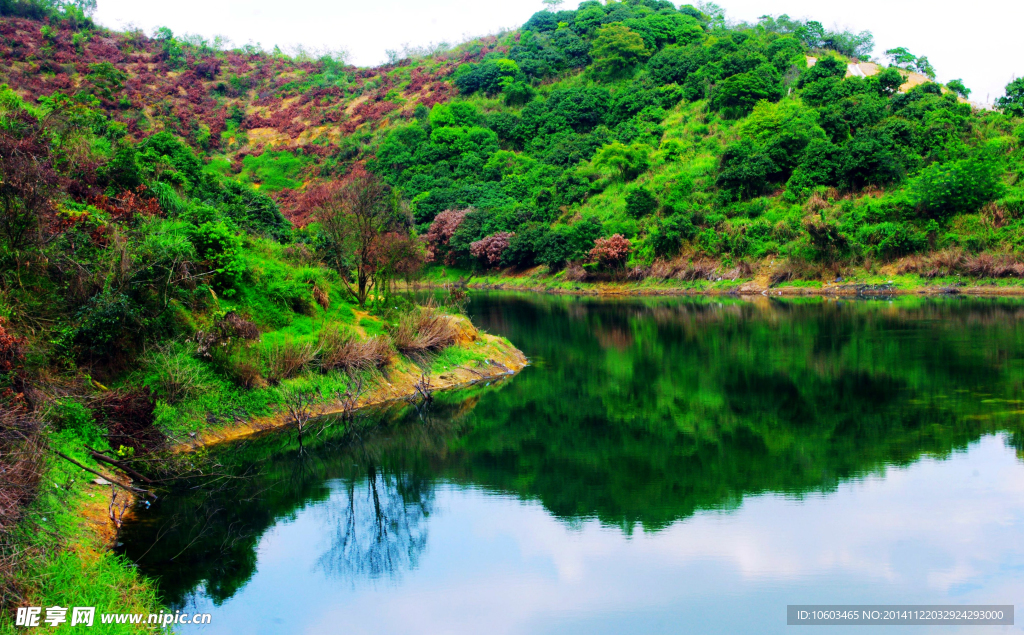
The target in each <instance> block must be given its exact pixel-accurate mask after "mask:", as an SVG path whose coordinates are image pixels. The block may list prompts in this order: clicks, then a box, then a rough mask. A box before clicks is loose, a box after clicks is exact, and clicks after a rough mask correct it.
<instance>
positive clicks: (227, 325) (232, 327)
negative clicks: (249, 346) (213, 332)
mask: <svg viewBox="0 0 1024 635" xmlns="http://www.w3.org/2000/svg"><path fill="white" fill-rule="evenodd" d="M220 326H221V329H222V330H223V331H224V332H225V334H226V335H229V336H230V335H234V336H235V337H240V338H242V339H244V340H258V339H260V328H259V327H258V326H256V323H255V322H252V321H251V320H246V319H245V318H243V317H242V316H240V315H238V314H237V313H235V312H234V311H231V312H229V313H228V314H227V315H225V316H224V321H223V322H221V324H220Z"/></svg>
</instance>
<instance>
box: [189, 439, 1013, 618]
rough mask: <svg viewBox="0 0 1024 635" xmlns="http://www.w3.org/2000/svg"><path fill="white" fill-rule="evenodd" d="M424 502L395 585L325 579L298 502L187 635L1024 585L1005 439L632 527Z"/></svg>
mask: <svg viewBox="0 0 1024 635" xmlns="http://www.w3.org/2000/svg"><path fill="white" fill-rule="evenodd" d="M340 496H341V493H340V492H336V495H335V496H334V497H332V500H331V502H325V503H320V505H330V504H340V502H341V500H342V499H341V498H340ZM434 510H435V511H434V513H433V514H432V515H431V516H430V518H429V519H427V521H426V522H427V523H428V526H427V534H428V537H427V546H426V550H425V551H424V553H423V554H422V555H421V556H420V558H419V564H418V567H417V568H416V569H414V570H412V571H405V572H403V573H402V574H401V575H400V576H398V577H396V578H395V579H393V580H391V581H387V580H383V581H370V580H356V581H354V580H351V579H348V580H341V579H335V578H331V577H327V576H325V575H324V574H323V573H322V568H318V567H317V560H318V558H319V557H320V556H321V555H322V554H323V552H324V551H325V549H326V548H327V546H328V545H327V544H325V541H326V538H325V536H326V535H327V534H328V533H329V532H328V531H327V528H325V527H324V522H325V519H326V518H329V517H330V516H329V515H327V514H322V513H317V509H316V508H315V507H314V508H310V509H304V510H301V511H299V512H298V513H297V514H296V518H295V519H294V520H293V521H291V522H288V523H287V524H281V525H278V526H277V527H275V528H274V529H273V530H271V531H268V532H267V533H266V534H265V535H264V537H263V539H262V540H261V542H260V546H259V564H258V571H257V573H256V575H255V576H254V577H253V579H252V580H251V581H250V582H249V583H248V585H246V586H245V587H244V588H243V589H242V590H240V591H239V592H238V593H237V594H236V595H235V596H234V597H233V598H231V599H230V600H228V601H227V602H225V603H224V605H223V606H221V607H213V606H210V603H209V601H208V600H205V599H202V598H200V599H198V600H197V601H196V603H195V606H193V607H190V609H197V610H202V611H210V612H212V613H213V625H212V628H211V627H209V626H207V627H198V628H197V630H201V631H202V632H204V633H213V632H225V633H277V632H281V633H351V634H357V633H372V634H374V635H381V634H384V633H403V634H405V633H430V634H435V633H488V634H503V633H659V632H664V633H682V632H699V633H781V632H784V631H787V627H786V626H785V620H786V604H826V603H872V604H904V603H905V604H911V603H913V604H941V603H950V604H971V603H973V604H1013V603H1014V602H1015V601H1016V600H1017V599H1018V598H1020V597H1022V593H1024V465H1022V464H1021V463H1020V462H1019V461H1018V460H1017V459H1016V458H1015V456H1014V453H1013V451H1012V450H1010V449H1007V448H1006V447H1005V446H1004V444H1003V442H1002V440H1001V438H997V437H986V438H984V439H982V440H981V441H980V442H979V443H977V444H974V445H972V446H971V448H970V450H969V451H968V452H967V453H960V454H955V455H953V456H952V457H950V458H949V459H947V460H942V461H939V460H932V459H926V460H922V461H919V462H918V463H916V464H914V465H912V466H910V467H909V468H905V469H894V470H890V471H889V472H888V473H887V474H885V475H884V476H876V477H871V478H867V479H865V480H863V481H858V482H850V483H845V484H842V485H841V486H840V487H839V488H838V491H837V492H835V493H831V494H827V495H812V496H806V497H804V498H803V499H802V500H796V499H793V498H786V497H783V496H774V495H766V496H760V497H756V498H749V499H746V500H745V501H744V502H743V504H742V505H741V506H740V507H739V509H737V510H734V511H731V512H722V513H718V512H708V513H701V514H698V515H697V516H695V517H693V518H689V519H687V520H685V521H682V522H679V523H676V524H675V525H673V526H671V527H669V528H668V529H666V530H664V531H660V532H658V533H653V534H645V533H643V532H642V531H640V530H639V529H638V531H636V532H634V534H633V535H632V536H631V537H627V536H624V535H623V534H622V532H621V531H619V530H617V529H611V528H605V527H601V526H600V525H599V524H598V523H597V522H586V523H581V524H580V525H579V526H577V527H574V528H570V527H568V526H567V525H566V524H565V523H563V522H560V521H557V520H555V519H553V518H552V517H551V516H550V515H549V514H548V513H547V512H545V510H544V509H543V507H541V506H540V505H539V504H537V503H531V502H525V503H524V502H522V501H519V500H516V499H513V498H508V497H504V496H496V495H493V494H488V493H485V492H481V491H478V490H472V489H464V488H459V487H456V486H440V487H439V488H438V491H437V492H436V500H435V503H434ZM1018 608H1020V607H1018ZM1020 621H1021V620H1018V623H1019V622H1020ZM792 628H796V627H792ZM792 628H790V630H792ZM183 630H185V629H183ZM893 630H894V631H898V632H901V633H906V632H908V630H909V631H913V632H914V633H926V632H941V633H954V632H968V631H970V630H978V631H981V632H985V633H999V632H1009V631H1019V630H1022V629H1021V627H1020V626H1016V627H998V626H986V627H974V628H973V629H969V628H967V627H954V626H942V627H934V628H933V630H929V628H928V627H910V628H909V629H908V627H902V628H900V627H895V628H894V629H893ZM185 632H187V631H185ZM797 632H798V633H801V634H802V633H813V632H830V633H831V632H833V630H830V627H806V626H805V627H799V628H798V630H797ZM844 632H845V631H844ZM870 632H871V633H883V632H888V629H886V628H883V627H872V628H871V629H870Z"/></svg>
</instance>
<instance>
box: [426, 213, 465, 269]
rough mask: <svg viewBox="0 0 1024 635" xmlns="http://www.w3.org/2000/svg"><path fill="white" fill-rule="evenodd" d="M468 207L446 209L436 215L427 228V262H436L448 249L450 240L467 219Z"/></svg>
mask: <svg viewBox="0 0 1024 635" xmlns="http://www.w3.org/2000/svg"><path fill="white" fill-rule="evenodd" d="M468 213H469V210H468V209H446V210H444V211H443V212H441V213H440V214H438V215H437V216H435V217H434V222H432V223H431V224H430V229H429V230H427V236H426V238H427V262H434V261H435V260H437V257H438V256H440V255H442V254H445V253H446V252H447V250H448V241H450V240H451V239H452V236H454V235H455V230H457V229H458V228H459V225H461V224H462V221H463V220H465V218H466V214H468Z"/></svg>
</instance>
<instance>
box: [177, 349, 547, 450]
mask: <svg viewBox="0 0 1024 635" xmlns="http://www.w3.org/2000/svg"><path fill="white" fill-rule="evenodd" d="M477 337H478V338H480V339H481V340H483V341H484V342H485V343H486V344H487V345H488V346H489V347H491V353H492V354H491V355H490V356H489V357H488V359H487V360H486V362H485V365H483V366H479V367H478V368H476V369H470V368H466V367H463V366H459V367H456V368H453V369H450V370H446V371H444V372H437V373H432V374H431V375H430V376H429V378H428V385H427V388H426V389H427V392H429V393H430V394H434V393H436V392H441V391H445V390H458V389H460V388H465V387H468V386H472V385H474V384H478V383H480V382H485V381H496V380H498V379H502V378H505V377H512V376H514V375H516V374H518V373H519V372H520V371H521V370H522V369H523V368H525V367H526V366H528V365H529V360H528V359H527V358H526V355H524V354H523V352H522V351H520V350H519V349H518V348H516V347H515V346H514V345H512V344H511V342H509V341H508V340H506V339H505V338H502V337H498V336H496V335H490V334H487V333H479V334H477ZM420 379H421V377H420V376H418V375H416V374H414V373H413V372H412V371H411V369H410V368H408V367H404V368H395V369H392V371H391V372H390V373H389V374H388V376H387V377H386V378H384V379H382V380H381V381H380V382H379V383H377V385H376V386H375V387H374V388H373V389H372V390H369V391H368V392H367V394H365V395H364V396H363V397H362V398H360V399H359V400H358V401H357V402H356V406H355V408H354V410H356V411H359V410H363V409H365V408H372V407H374V406H381V405H385V404H389V403H394V402H396V401H401V400H406V399H409V398H410V397H415V396H416V395H417V394H419V392H418V390H417V388H416V384H417V383H418V382H419V381H420ZM343 412H345V408H344V407H343V406H342V405H341V404H340V403H339V402H337V401H330V402H324V403H322V404H318V405H316V406H315V407H314V414H313V416H312V418H311V419H310V422H312V421H314V420H316V419H317V418H320V417H328V416H331V415H336V414H341V413H343ZM291 425H292V421H291V420H290V419H289V417H288V415H287V413H285V412H278V413H275V414H273V415H268V416H265V417H256V418H253V419H249V420H247V421H244V422H241V423H238V424H232V425H227V426H224V427H220V428H217V429H215V430H209V431H206V432H202V433H199V434H197V435H196V436H195V437H193V438H192V439H190V440H188V441H181V442H178V443H172V444H171V445H170V448H169V450H170V452H171V453H172V454H180V453H184V452H194V451H196V450H199V449H201V448H205V447H209V446H213V445H218V444H221V443H229V442H231V441H236V440H238V439H244V438H245V437H248V436H251V435H253V434H257V433H260V432H265V431H268V430H277V429H281V428H286V427H289V426H291ZM307 425H308V424H307Z"/></svg>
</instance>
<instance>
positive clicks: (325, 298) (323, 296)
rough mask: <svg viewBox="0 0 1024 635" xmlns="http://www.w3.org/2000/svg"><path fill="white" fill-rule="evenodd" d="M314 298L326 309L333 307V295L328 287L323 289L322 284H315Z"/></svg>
mask: <svg viewBox="0 0 1024 635" xmlns="http://www.w3.org/2000/svg"><path fill="white" fill-rule="evenodd" d="M313 299H314V300H315V301H316V303H317V304H319V305H320V307H321V308H322V309H323V310H324V311H326V310H327V309H329V308H331V296H330V294H328V293H327V290H326V289H321V288H320V285H316V284H314V285H313Z"/></svg>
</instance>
